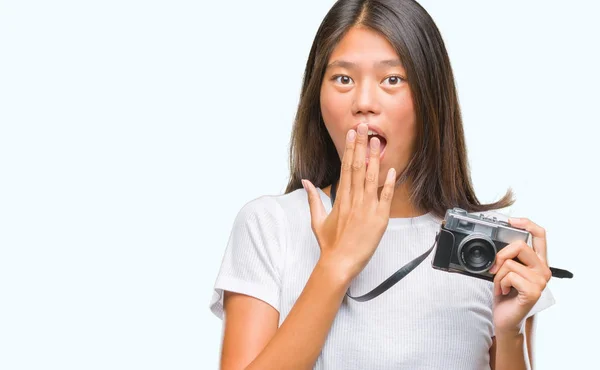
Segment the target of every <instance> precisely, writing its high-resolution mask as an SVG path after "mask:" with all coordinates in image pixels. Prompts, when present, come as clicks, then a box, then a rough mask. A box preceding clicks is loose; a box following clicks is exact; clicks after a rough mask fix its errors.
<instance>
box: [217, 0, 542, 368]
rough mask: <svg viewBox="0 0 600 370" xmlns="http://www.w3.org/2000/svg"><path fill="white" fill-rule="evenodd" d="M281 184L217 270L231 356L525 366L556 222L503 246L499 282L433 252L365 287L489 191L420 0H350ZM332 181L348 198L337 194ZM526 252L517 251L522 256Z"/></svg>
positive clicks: (321, 363)
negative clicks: (393, 280) (399, 276)
mask: <svg viewBox="0 0 600 370" xmlns="http://www.w3.org/2000/svg"><path fill="white" fill-rule="evenodd" d="M290 155H291V158H290V165H291V174H290V181H289V184H288V187H287V189H286V192H285V194H284V195H278V196H263V197H260V198H258V199H255V200H253V201H251V202H249V203H247V204H246V205H245V206H244V207H243V208H242V210H241V211H240V212H239V214H238V216H237V218H236V220H235V222H234V226H233V230H232V233H231V237H230V239H229V242H228V246H227V249H226V252H225V256H224V259H223V264H222V266H221V270H220V272H219V275H218V277H217V281H216V284H215V293H214V296H213V299H212V301H211V309H212V311H213V312H214V313H215V314H216V315H217V316H219V317H221V318H224V319H225V320H224V337H223V346H222V354H221V368H222V369H224V370H228V369H336V370H337V369H344V370H349V369H461V370H465V369H478V370H480V369H489V368H491V369H511V370H514V369H525V368H527V367H528V364H529V363H530V361H531V356H532V349H531V338H532V332H533V325H532V322H533V315H534V314H535V313H537V312H539V311H540V310H542V309H544V308H546V307H548V306H549V305H551V304H552V303H553V302H554V300H553V298H552V295H551V293H550V292H549V291H548V290H547V289H546V283H547V281H548V280H549V279H550V276H551V273H550V270H549V268H548V265H547V262H546V239H545V233H544V229H543V228H541V227H540V226H537V225H536V224H534V223H533V222H531V221H529V220H527V219H510V222H511V224H512V225H514V226H516V227H520V228H523V229H526V230H528V231H529V232H530V233H531V234H532V236H533V238H532V244H533V248H531V247H530V246H528V245H527V244H525V243H513V244H510V245H509V246H507V247H506V248H504V249H502V250H501V251H500V252H499V253H498V256H497V258H496V261H495V266H494V267H493V268H492V270H491V272H492V273H495V274H496V276H495V279H494V282H493V283H490V282H488V281H485V280H481V279H476V278H472V277H468V276H465V275H461V274H451V273H447V272H443V271H439V270H436V269H434V268H432V267H431V256H432V255H430V256H429V257H428V258H427V260H425V261H424V262H423V263H422V264H421V265H419V266H418V267H417V268H416V269H414V270H413V271H412V272H411V273H410V274H408V275H407V276H406V277H405V278H404V279H403V280H402V281H400V282H399V283H398V284H396V285H395V286H393V287H392V288H391V289H389V290H388V291H386V292H385V293H383V294H382V295H380V296H379V297H377V298H376V299H373V300H370V301H367V302H357V301H354V300H351V299H347V298H345V294H346V292H347V291H348V290H349V291H350V294H351V295H354V296H356V295H360V294H362V293H365V292H367V291H369V290H371V289H372V288H373V287H375V286H377V285H378V284H379V283H381V282H382V281H383V280H385V279H386V278H387V277H389V276H390V275H391V274H393V273H394V272H395V271H396V270H397V269H398V268H399V267H400V266H402V265H404V264H405V263H407V262H408V261H411V260H412V259H414V258H415V257H417V256H419V255H421V254H422V253H423V252H424V251H426V250H427V249H428V248H429V247H430V246H431V245H432V243H433V241H434V238H435V235H436V233H437V232H438V231H439V228H440V222H441V220H442V218H443V216H444V214H445V211H446V210H447V209H449V208H453V207H461V208H463V209H466V210H468V211H472V212H475V211H477V212H484V211H489V210H494V209H501V208H504V207H506V206H509V205H510V204H512V195H511V194H510V192H509V193H507V194H506V195H505V196H504V197H503V198H502V199H501V200H499V201H498V202H496V203H493V204H481V203H480V202H479V201H478V199H477V197H476V196H475V194H474V191H473V187H472V185H471V180H470V175H469V170H468V164H467V156H466V149H465V140H464V135H463V128H462V122H461V114H460V109H459V105H458V100H457V96H456V89H455V85H454V78H453V74H452V70H451V67H450V62H449V60H448V56H447V52H446V49H445V46H444V43H443V41H442V38H441V36H440V34H439V31H438V29H437V27H436V26H435V24H434V22H433V20H432V19H431V18H430V16H429V14H428V13H427V12H426V11H425V10H424V9H423V8H422V7H421V6H420V5H419V4H418V3H416V2H415V1H410V0H340V1H338V2H337V3H335V5H334V6H333V8H332V9H331V10H330V12H329V13H328V14H327V15H326V17H325V19H324V20H323V23H322V24H321V26H320V28H319V30H318V32H317V35H316V37H315V40H314V43H313V46H312V48H311V51H310V56H309V58H308V62H307V64H306V71H305V75H304V83H303V87H302V92H301V99H300V104H299V107H298V112H297V115H296V120H295V124H294V128H293V133H292V142H291V153H290ZM332 186H334V187H335V192H333V193H334V194H335V200H334V202H333V206H332V204H331V202H332V198H333V194H332ZM515 258H518V260H519V261H520V263H519V262H515V260H514V259H515Z"/></svg>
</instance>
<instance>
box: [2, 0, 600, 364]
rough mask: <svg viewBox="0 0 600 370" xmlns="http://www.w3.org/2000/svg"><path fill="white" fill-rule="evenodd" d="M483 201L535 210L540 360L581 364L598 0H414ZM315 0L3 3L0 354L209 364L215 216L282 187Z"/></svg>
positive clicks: (215, 327) (590, 354) (595, 185)
mask: <svg viewBox="0 0 600 370" xmlns="http://www.w3.org/2000/svg"><path fill="white" fill-rule="evenodd" d="M421 3H422V4H423V5H424V7H425V8H426V9H427V10H428V11H429V12H430V14H431V15H432V16H433V18H434V20H435V21H436V22H437V24H438V26H439V28H440V30H441V32H442V35H443V37H444V39H445V41H446V43H447V48H448V51H449V54H450V58H451V61H452V65H453V68H454V72H455V77H456V81H457V85H458V89H459V97H460V101H461V105H462V109H463V114H464V123H465V130H466V136H467V144H468V148H469V156H470V161H471V169H472V173H473V175H472V176H473V181H474V184H475V188H476V191H477V193H478V194H479V196H480V198H481V200H482V201H485V202H490V201H493V200H496V199H497V198H498V197H499V196H500V195H501V194H502V193H503V192H504V191H505V190H506V188H508V187H510V186H512V187H513V189H514V190H515V192H516V195H517V198H518V202H517V204H516V205H515V206H514V207H513V208H512V209H511V214H512V215H520V216H527V217H530V218H531V219H533V220H534V221H536V222H537V223H539V224H541V225H542V226H544V227H546V229H547V230H548V238H549V245H548V246H549V258H550V262H551V264H553V265H556V266H559V267H564V268H568V269H571V270H572V271H574V272H575V275H576V276H575V279H574V280H572V281H561V280H556V281H552V282H551V285H550V286H551V289H552V290H553V292H554V295H555V297H556V299H557V301H558V302H557V305H555V306H554V307H552V308H550V309H548V310H547V311H545V312H543V313H541V314H540V315H539V325H538V335H537V339H536V358H537V365H538V366H537V368H538V369H563V368H570V369H584V368H589V366H591V365H590V364H593V363H596V362H597V355H596V352H597V345H596V344H594V342H596V338H597V336H598V332H599V330H598V329H600V328H599V324H598V320H597V312H598V306H597V305H595V302H597V297H596V295H597V294H596V293H597V291H598V287H597V283H596V282H597V281H598V278H597V275H598V272H597V271H598V269H597V267H596V266H597V265H598V261H600V253H599V246H600V245H599V243H598V235H597V232H598V230H599V229H600V228H599V227H598V217H597V214H598V210H599V209H600V202H599V200H598V189H599V188H600V180H599V179H598V159H600V149H599V146H600V145H599V144H598V137H599V133H600V130H599V128H598V127H599V126H600V119H599V114H598V104H599V101H600V99H599V98H600V96H599V93H598V91H599V90H598V86H599V85H600V73H599V68H598V66H600V57H599V54H598V39H599V36H600V26H599V24H600V23H599V22H598V21H597V17H598V14H599V12H598V10H599V7H598V5H597V2H595V1H582V0H579V1H570V2H568V3H567V2H564V1H561V2H552V1H535V2H533V1H504V2H501V3H494V4H490V3H488V2H485V3H484V2H475V1H458V0H453V1H433V0H428V1H422V2H421ZM331 4H332V2H331V1H322V0H311V1H308V0H303V1H296V2H291V1H251V2H250V1H211V2H198V1H133V0H120V1H85V2H83V1H53V2H48V1H24V0H20V1H1V2H0V368H1V369H3V370H4V369H6V370H12V369H61V370H66V369H215V368H217V366H218V365H217V364H218V358H219V348H220V340H221V322H220V321H219V320H218V319H217V318H216V317H214V316H212V315H211V313H210V312H209V310H208V303H209V300H210V297H211V294H212V286H213V283H214V278H215V277H216V274H217V271H218V269H219V266H220V263H221V258H222V255H223V252H224V247H225V244H226V242H227V239H228V237H229V232H230V230H231V225H232V222H233V219H234V217H235V215H236V213H237V212H238V210H239V209H240V208H241V207H242V206H243V205H244V204H245V203H246V202H248V201H249V200H252V199H254V198H256V197H258V196H260V195H263V194H276V193H280V192H282V191H283V189H284V187H285V184H286V179H287V176H288V173H287V171H288V168H287V149H288V140H289V135H290V129H291V124H292V120H293V117H294V113H295V108H296V104H297V102H298V94H299V91H300V84H301V79H302V73H303V68H304V64H305V61H306V58H307V56H308V52H309V48H310V45H311V42H312V39H313V37H314V34H315V32H316V30H317V27H318V25H319V23H320V22H321V20H322V18H323V16H324V15H325V13H326V12H327V10H328V9H329V8H330V6H331Z"/></svg>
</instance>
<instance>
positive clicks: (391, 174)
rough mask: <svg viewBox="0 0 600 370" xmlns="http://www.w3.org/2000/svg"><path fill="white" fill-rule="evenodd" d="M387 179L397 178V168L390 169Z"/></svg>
mask: <svg viewBox="0 0 600 370" xmlns="http://www.w3.org/2000/svg"><path fill="white" fill-rule="evenodd" d="M387 180H388V181H394V180H396V170H395V169H393V168H390V170H389V171H388V175H387Z"/></svg>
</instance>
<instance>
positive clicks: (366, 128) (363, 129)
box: [358, 123, 369, 135]
mask: <svg viewBox="0 0 600 370" xmlns="http://www.w3.org/2000/svg"><path fill="white" fill-rule="evenodd" d="M367 131H369V126H367V124H366V123H361V124H360V125H358V134H359V135H366V134H367Z"/></svg>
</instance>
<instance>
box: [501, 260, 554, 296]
mask: <svg viewBox="0 0 600 370" xmlns="http://www.w3.org/2000/svg"><path fill="white" fill-rule="evenodd" d="M511 271H512V272H516V273H517V274H519V275H520V276H522V277H524V278H525V279H526V280H527V281H529V282H530V283H533V284H536V285H537V286H540V287H541V289H542V290H543V289H544V288H545V287H546V280H545V279H544V277H543V276H541V274H539V273H538V272H536V271H535V270H532V269H530V268H528V267H526V266H525V265H523V264H520V263H519V262H517V261H514V260H507V261H506V262H504V264H503V265H502V268H501V269H500V271H498V273H497V274H496V275H495V276H494V295H499V294H500V293H503V294H504V292H503V291H501V289H500V281H502V279H504V277H505V276H506V275H508V273H510V272H511Z"/></svg>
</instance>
